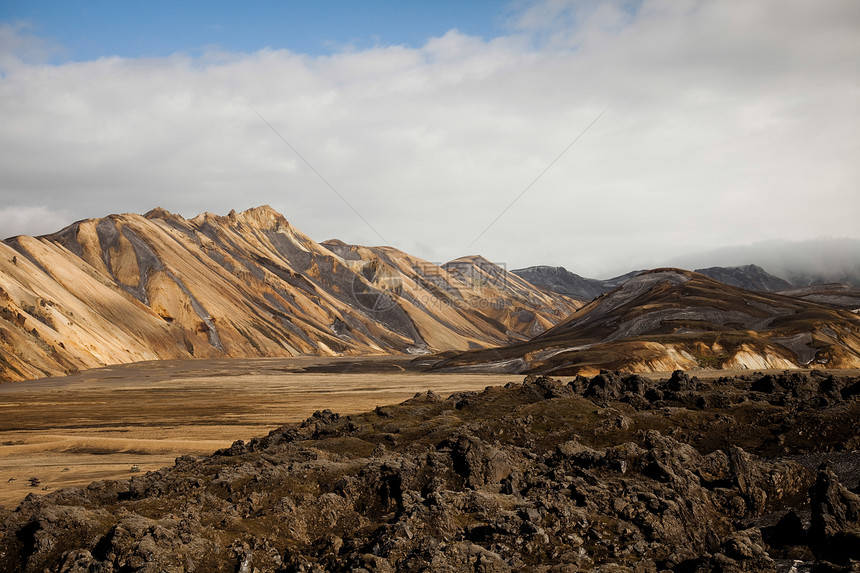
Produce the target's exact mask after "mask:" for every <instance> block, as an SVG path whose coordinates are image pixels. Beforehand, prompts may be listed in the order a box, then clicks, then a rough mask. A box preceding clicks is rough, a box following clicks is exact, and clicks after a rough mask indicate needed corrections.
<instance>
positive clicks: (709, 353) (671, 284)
mask: <svg viewBox="0 0 860 573" xmlns="http://www.w3.org/2000/svg"><path fill="white" fill-rule="evenodd" d="M427 364H429V365H432V366H433V368H436V369H447V370H452V369H453V370H466V371H468V370H473V371H474V370H477V371H497V372H535V373H553V374H564V375H574V374H593V373H597V372H599V371H601V370H603V369H613V370H623V371H630V372H648V371H671V370H674V369H690V368H722V369H737V368H740V369H744V368H803V367H806V368H858V367H860V316H858V315H857V314H856V313H853V312H851V311H849V310H845V309H842V308H838V307H835V306H832V305H829V304H824V303H821V302H816V301H815V300H804V299H801V298H793V297H787V296H782V295H777V294H771V293H761V292H753V291H749V290H745V289H740V288H737V287H732V286H729V285H726V284H723V283H720V282H718V281H716V280H714V279H711V278H709V277H706V276H704V275H702V274H699V273H694V272H690V271H683V270H679V269H656V270H653V271H648V272H645V273H641V274H639V275H638V276H636V277H634V278H632V279H630V280H628V281H627V282H625V283H624V284H623V285H621V286H620V287H618V288H616V289H615V290H613V291H611V292H609V293H607V294H605V295H602V296H600V297H598V298H597V299H595V300H593V301H591V302H590V303H589V304H587V305H585V306H583V307H582V308H580V309H579V310H577V311H576V312H575V313H574V314H573V315H572V316H571V317H570V318H569V319H568V320H566V321H564V322H562V323H561V324H559V325H557V326H555V327H553V328H551V329H549V330H547V331H546V332H544V333H542V334H539V335H538V336H536V337H534V338H533V339H531V340H530V341H528V342H520V343H513V344H510V345H507V346H503V347H500V348H495V349H489V350H480V351H473V352H466V353H458V354H446V355H442V356H437V357H433V358H432V359H428V360H427Z"/></svg>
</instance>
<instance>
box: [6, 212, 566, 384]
mask: <svg viewBox="0 0 860 573" xmlns="http://www.w3.org/2000/svg"><path fill="white" fill-rule="evenodd" d="M457 264H458V266H457V274H456V275H455V274H453V273H451V272H449V271H448V270H446V269H445V268H443V267H440V266H437V265H434V264H431V263H429V262H427V261H423V260H421V259H419V258H417V257H413V256H410V255H408V254H406V253H403V252H402V251H398V250H397V249H394V248H392V247H359V246H354V245H346V244H344V243H343V242H340V241H329V242H327V243H325V244H320V243H317V242H315V241H313V240H312V239H310V238H309V237H307V236H306V235H304V234H302V233H301V232H300V231H298V230H297V229H296V228H295V227H293V226H292V225H290V224H289V222H288V221H287V220H286V219H285V218H284V217H283V215H281V214H280V213H277V212H276V211H274V210H273V209H271V208H270V207H267V206H263V207H258V208H254V209H249V210H247V211H243V212H241V213H236V212H231V213H230V214H229V215H227V216H216V215H213V214H210V213H204V214H201V215H198V216H197V217H194V218H193V219H189V220H186V219H184V218H182V217H180V216H178V215H175V214H172V213H169V212H167V211H165V210H164V209H154V210H152V211H150V212H148V213H146V214H145V215H136V214H124V215H110V216H108V217H104V218H100V219H88V220H84V221H79V222H77V223H74V224H72V225H70V226H69V227H67V228H65V229H63V230H61V231H59V232H57V233H55V234H52V235H47V236H42V237H37V238H34V237H27V236H19V237H13V238H11V239H7V240H6V241H4V242H3V243H0V380H6V381H13V380H23V379H30V378H38V377H43V376H50V375H62V374H67V373H70V372H74V371H76V370H80V369H87V368H93V367H98V366H102V365H106V364H116V363H128V362H137V361H145V360H158V359H170V358H191V357H194V358H206V357H258V356H260V357H266V356H292V355H300V354H319V355H340V354H345V355H360V354H386V353H427V352H436V351H441V350H451V349H460V350H466V349H470V348H484V347H491V346H497V345H500V344H505V343H508V342H511V341H515V340H526V339H529V338H531V337H533V336H534V335H536V334H538V333H540V332H542V331H544V330H546V329H547V328H548V327H550V326H552V325H553V324H555V323H557V322H559V321H561V320H563V319H564V318H566V317H567V316H569V315H570V313H571V312H573V311H574V310H575V309H576V308H578V307H579V306H581V303H580V302H579V301H577V300H574V299H572V298H570V297H567V296H565V295H561V294H557V293H553V292H547V291H544V290H541V289H538V288H536V287H534V286H532V285H530V284H528V283H527V282H525V281H524V280H522V279H520V278H518V277H516V276H514V275H511V274H510V273H506V272H505V271H504V270H502V269H498V270H497V271H495V272H497V274H498V273H500V274H499V277H501V278H503V279H505V280H496V281H492V282H491V281H485V280H479V279H481V278H482V277H484V276H487V275H486V271H485V270H484V269H482V268H481V267H482V265H484V263H483V262H481V261H480V260H478V259H474V260H472V259H462V260H460V261H459V262H458V263H457ZM484 266H485V265H484Z"/></svg>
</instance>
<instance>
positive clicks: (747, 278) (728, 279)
mask: <svg viewBox="0 0 860 573" xmlns="http://www.w3.org/2000/svg"><path fill="white" fill-rule="evenodd" d="M695 272H697V273H700V274H703V275H705V276H706V277H711V278H712V279H714V280H718V281H720V282H721V283H723V284H727V285H731V286H735V287H740V288H744V289H747V290H754V291H758V292H779V291H782V290H786V289H790V288H792V286H793V285H792V284H791V283H789V282H788V281H786V280H783V279H781V278H779V277H775V276H773V275H772V274H770V273H768V272H767V271H765V270H764V269H763V268H761V267H760V266H758V265H744V266H742V267H710V268H707V269H696V271H695Z"/></svg>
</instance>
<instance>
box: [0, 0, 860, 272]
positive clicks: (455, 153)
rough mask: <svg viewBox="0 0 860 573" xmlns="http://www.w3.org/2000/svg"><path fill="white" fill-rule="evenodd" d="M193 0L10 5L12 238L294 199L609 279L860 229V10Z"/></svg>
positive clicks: (383, 230) (342, 221)
mask: <svg viewBox="0 0 860 573" xmlns="http://www.w3.org/2000/svg"><path fill="white" fill-rule="evenodd" d="M179 6H180V8H176V7H175V3H168V2H152V1H150V2H132V1H129V2H97V1H90V2H24V1H23V0H3V2H0V236H2V237H5V236H10V235H13V234H19V233H24V234H40V233H47V232H51V231H55V230H58V229H59V228H61V227H63V226H65V225H67V224H69V223H71V222H73V221H75V220H78V219H82V218H89V217H100V216H104V215H106V214H109V213H119V212H137V213H143V212H145V211H147V210H149V209H151V208H153V207H155V206H162V207H164V208H166V209H168V210H170V211H172V212H175V213H179V214H181V215H183V216H186V217H192V216H194V215H196V214H198V213H200V212H203V211H211V212H214V213H218V214H226V213H227V212H228V211H229V210H230V209H237V210H242V209H245V208H248V207H251V206H256V205H260V204H270V205H272V206H273V207H274V208H276V209H278V210H279V211H280V212H282V213H283V214H284V215H285V216H286V217H287V219H288V220H289V221H290V222H291V223H292V224H293V225H294V226H296V227H297V228H298V229H300V230H302V231H303V232H305V233H307V234H309V235H310V236H311V237H312V238H314V239H316V240H319V241H322V240H325V239H329V238H340V239H342V240H344V241H346V242H350V243H358V244H368V245H376V244H382V243H385V244H390V245H393V246H396V247H398V248H400V249H403V250H405V251H407V252H410V253H412V254H415V255H418V256H421V257H424V258H425V259H428V260H430V261H434V262H443V261H446V260H450V259H452V258H455V257H458V256H461V255H465V254H477V253H480V254H483V255H484V256H486V257H487V258H488V259H490V260H493V261H496V262H500V263H504V264H506V265H507V266H508V267H509V268H517V267H522V266H528V265H533V264H551V265H562V266H565V267H567V268H568V269H570V270H572V271H574V272H577V273H579V274H583V275H587V276H597V277H606V276H611V275H613V274H620V273H621V272H625V271H627V270H630V269H632V268H645V267H650V266H655V265H657V264H661V263H662V262H664V261H668V260H670V259H673V258H675V257H680V256H682V255H685V254H686V253H691V252H699V251H709V250H711V251H712V250H715V249H720V248H724V247H734V246H738V245H745V244H751V243H761V242H773V241H779V240H808V239H815V238H820V237H840V238H853V239H860V224H858V221H860V161H858V157H860V32H858V30H860V2H858V1H857V0H815V1H809V0H771V1H764V0H733V1H703V2H696V1H685V0H655V1H643V2H578V1H564V0H549V1H520V0H518V1H515V2H512V3H504V2H480V1H473V2H454V1H451V2H445V1H441V2H423V1H421V2H418V1H414V2H393V1H392V2H380V1H376V2H349V1H343V2H337V1H333V0H332V1H327V2H311V1H292V2H261V1H257V2H248V3H245V2H242V3H238V2H211V3H210V2H186V3H180V4H179ZM601 114H602V115H601ZM261 117H262V119H261ZM595 120H596V121H595ZM266 122H268V124H269V125H271V128H270V126H269V125H267V123H266ZM589 126H590V127H589ZM272 128H274V131H273V129H272ZM275 131H277V133H275ZM281 137H282V138H283V140H282V139H281ZM577 138H578V139H577ZM284 140H286V142H288V143H285V141H284ZM574 141H575V143H573V145H572V146H570V144H571V143H572V142H574ZM568 146H570V147H569V148H568ZM565 149H567V151H564V150H565ZM297 153H298V154H297ZM299 154H300V155H299ZM560 154H561V155H560ZM559 155H560V156H559ZM301 157H303V158H304V160H306V162H305V161H304V160H302V159H301ZM308 164H309V165H310V166H312V167H310V166H309V165H308ZM547 167H549V169H547ZM544 170H545V171H544ZM541 173H543V174H542V175H541ZM318 174H319V175H318ZM320 176H321V177H322V178H324V180H325V181H327V182H328V183H326V182H324V181H323V179H321V177H320ZM536 178H537V180H536V181H535V179H536ZM329 185H330V186H331V187H333V188H334V189H335V190H336V191H334V190H332V188H331V187H330V186H329ZM338 194H339V195H340V196H342V198H343V199H344V200H342V199H341V197H340V196H339V195H338ZM517 197H519V199H517ZM515 199H517V200H516V201H515V203H514V204H513V206H512V207H510V209H508V210H506V208H507V207H508V206H509V205H510V204H511V202H513V201H514V200H515ZM356 211H357V212H358V213H359V214H360V216H359V215H357V214H356ZM500 215H501V216H500ZM362 218H363V219H362ZM742 262H755V261H738V264H740V263H742ZM705 264H707V263H705Z"/></svg>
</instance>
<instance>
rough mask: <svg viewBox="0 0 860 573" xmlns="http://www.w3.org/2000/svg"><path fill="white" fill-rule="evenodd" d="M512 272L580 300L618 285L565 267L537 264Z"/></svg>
mask: <svg viewBox="0 0 860 573" xmlns="http://www.w3.org/2000/svg"><path fill="white" fill-rule="evenodd" d="M512 272H513V273H514V274H515V275H517V276H520V277H522V278H524V279H525V280H527V281H529V282H530V283H532V284H533V285H537V286H539V287H541V288H543V289H547V290H551V291H553V292H557V293H561V294H566V295H568V296H572V297H574V298H577V299H579V300H591V299H593V298H594V297H596V296H600V295H601V294H603V293H605V292H606V291H608V290H612V288H614V287H615V286H618V285H614V286H609V285H607V284H606V282H605V281H601V280H598V279H589V278H585V277H581V276H579V275H578V274H576V273H572V272H570V271H569V270H567V269H566V268H564V267H550V266H546V265H537V266H533V267H527V268H524V269H514V270H513V271H512Z"/></svg>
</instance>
